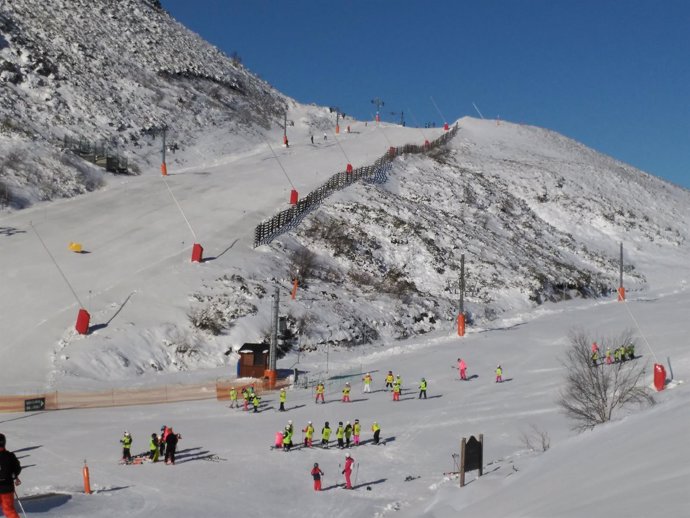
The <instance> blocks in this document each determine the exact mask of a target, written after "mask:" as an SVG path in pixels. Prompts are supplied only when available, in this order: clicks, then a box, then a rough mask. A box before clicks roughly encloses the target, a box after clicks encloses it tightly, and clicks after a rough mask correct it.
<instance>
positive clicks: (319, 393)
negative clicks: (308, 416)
mask: <svg viewBox="0 0 690 518" xmlns="http://www.w3.org/2000/svg"><path fill="white" fill-rule="evenodd" d="M324 392H326V387H325V386H324V384H323V383H321V382H320V381H319V383H318V385H316V401H315V403H318V402H319V399H321V403H325V401H324V400H323V394H324Z"/></svg>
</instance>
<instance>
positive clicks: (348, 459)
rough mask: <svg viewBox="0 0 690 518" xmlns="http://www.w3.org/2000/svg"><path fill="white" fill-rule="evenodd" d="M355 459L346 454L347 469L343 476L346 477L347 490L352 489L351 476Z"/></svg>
mask: <svg viewBox="0 0 690 518" xmlns="http://www.w3.org/2000/svg"><path fill="white" fill-rule="evenodd" d="M354 462H355V459H353V458H352V457H351V456H350V454H349V453H346V454H345V469H344V470H343V475H345V489H352V482H351V481H350V476H351V475H352V465H353V464H354Z"/></svg>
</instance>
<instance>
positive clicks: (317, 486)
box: [311, 137, 324, 491]
mask: <svg viewBox="0 0 690 518" xmlns="http://www.w3.org/2000/svg"><path fill="white" fill-rule="evenodd" d="M312 138H313V137H312ZM311 476H312V477H314V491H321V477H323V476H324V472H323V471H321V468H319V463H318V462H315V463H314V467H313V468H312V470H311Z"/></svg>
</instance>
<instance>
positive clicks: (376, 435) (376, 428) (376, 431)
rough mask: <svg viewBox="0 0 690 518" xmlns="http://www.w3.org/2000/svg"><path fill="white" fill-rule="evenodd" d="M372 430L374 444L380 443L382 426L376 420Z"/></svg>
mask: <svg viewBox="0 0 690 518" xmlns="http://www.w3.org/2000/svg"><path fill="white" fill-rule="evenodd" d="M371 431H372V432H374V444H378V443H379V438H380V436H381V427H380V426H379V424H378V423H377V422H376V421H374V424H372V425H371Z"/></svg>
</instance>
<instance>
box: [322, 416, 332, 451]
mask: <svg viewBox="0 0 690 518" xmlns="http://www.w3.org/2000/svg"><path fill="white" fill-rule="evenodd" d="M330 440H331V427H330V426H329V425H328V421H326V424H325V425H324V426H323V428H322V429H321V446H322V447H323V448H328V443H329V441H330Z"/></svg>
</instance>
